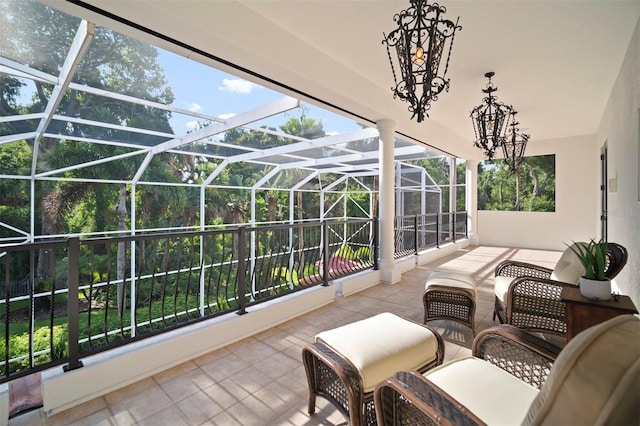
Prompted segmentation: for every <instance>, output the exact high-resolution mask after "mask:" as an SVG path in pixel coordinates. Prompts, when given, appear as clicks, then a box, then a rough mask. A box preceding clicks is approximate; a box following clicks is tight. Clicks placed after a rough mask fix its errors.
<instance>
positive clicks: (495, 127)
mask: <svg viewBox="0 0 640 426" xmlns="http://www.w3.org/2000/svg"><path fill="white" fill-rule="evenodd" d="M494 75H495V73H493V72H488V73H486V74H485V75H484V76H485V77H487V78H488V79H489V83H487V87H486V88H485V89H482V92H483V93H486V94H487V97H486V98H484V99H483V100H482V101H483V103H482V104H480V105H478V106H477V107H475V108H474V109H473V110H471V119H472V121H473V130H474V131H475V136H476V139H475V141H474V142H473V145H474V146H475V147H477V148H480V149H482V150H483V152H484V155H485V156H486V157H487V158H488V159H489V160H492V159H493V158H494V157H495V154H496V151H497V150H498V149H499V148H500V147H501V146H502V144H503V143H504V141H505V138H506V135H507V129H508V121H509V115H510V114H511V111H512V107H511V106H509V105H505V104H503V103H502V102H498V98H497V97H495V96H494V95H493V93H494V92H497V91H498V88H497V87H495V86H494V85H493V83H492V82H491V77H493V76H494Z"/></svg>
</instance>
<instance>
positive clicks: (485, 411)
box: [424, 357, 538, 425]
mask: <svg viewBox="0 0 640 426" xmlns="http://www.w3.org/2000/svg"><path fill="white" fill-rule="evenodd" d="M424 377H426V378H427V379H428V380H429V381H431V382H433V383H435V384H436V386H438V387H440V388H441V389H442V390H443V391H445V392H446V393H448V394H449V395H451V396H452V397H454V398H455V399H456V400H457V401H458V402H459V403H460V404H461V405H462V406H464V407H465V408H467V409H468V410H469V411H471V412H472V413H473V414H475V415H476V416H478V417H479V418H480V419H481V420H482V421H484V422H485V423H487V424H489V425H519V424H521V423H522V421H523V420H524V419H525V417H526V415H527V411H528V410H529V406H530V405H531V403H532V402H533V401H534V399H535V398H536V396H537V395H538V390H537V389H536V388H534V387H533V386H531V385H529V384H528V383H525V382H523V381H522V380H520V379H518V378H516V377H514V376H512V375H511V374H509V373H507V372H506V371H504V370H502V369H500V368H499V367H496V366H495V365H493V364H491V363H489V362H486V361H484V360H481V359H479V358H474V357H465V358H459V359H455V360H453V361H450V362H447V363H445V364H442V365H440V366H438V367H435V368H433V369H431V370H429V371H427V372H426V373H424Z"/></svg>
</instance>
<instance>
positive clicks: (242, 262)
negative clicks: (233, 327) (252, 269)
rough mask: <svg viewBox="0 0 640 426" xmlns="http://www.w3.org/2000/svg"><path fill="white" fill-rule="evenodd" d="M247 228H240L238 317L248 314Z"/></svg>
mask: <svg viewBox="0 0 640 426" xmlns="http://www.w3.org/2000/svg"><path fill="white" fill-rule="evenodd" d="M245 238H246V237H245V228H244V226H240V227H238V249H237V253H238V271H237V272H236V273H237V274H238V312H236V313H237V314H238V315H244V314H246V313H247V297H246V293H247V288H246V287H247V285H246V280H247V267H246V259H245V258H246V250H245Z"/></svg>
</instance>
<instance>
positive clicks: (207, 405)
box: [176, 392, 224, 425]
mask: <svg viewBox="0 0 640 426" xmlns="http://www.w3.org/2000/svg"><path fill="white" fill-rule="evenodd" d="M176 406H177V407H178V409H179V410H180V411H181V412H182V414H183V416H184V417H185V418H186V419H187V421H188V423H189V424H192V425H199V424H201V423H204V422H205V421H207V420H209V419H212V418H213V417H215V416H217V415H218V414H220V413H221V412H222V411H224V409H223V408H222V407H221V406H220V405H218V404H217V403H216V402H215V401H213V400H212V399H211V398H210V397H209V396H208V395H207V393H206V392H198V393H196V394H193V395H191V396H190V397H188V398H185V399H183V400H182V401H180V402H178V403H177V404H176Z"/></svg>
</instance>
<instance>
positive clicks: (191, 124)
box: [185, 120, 198, 130]
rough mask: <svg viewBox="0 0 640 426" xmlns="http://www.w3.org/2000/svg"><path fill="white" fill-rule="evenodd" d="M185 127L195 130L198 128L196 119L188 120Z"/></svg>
mask: <svg viewBox="0 0 640 426" xmlns="http://www.w3.org/2000/svg"><path fill="white" fill-rule="evenodd" d="M185 127H186V128H187V129H189V130H196V129H197V128H198V120H192V121H188V122H187V124H185Z"/></svg>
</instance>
